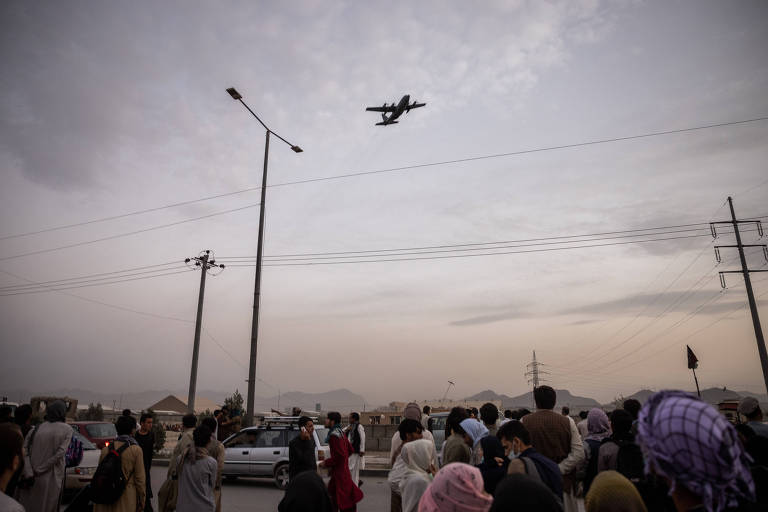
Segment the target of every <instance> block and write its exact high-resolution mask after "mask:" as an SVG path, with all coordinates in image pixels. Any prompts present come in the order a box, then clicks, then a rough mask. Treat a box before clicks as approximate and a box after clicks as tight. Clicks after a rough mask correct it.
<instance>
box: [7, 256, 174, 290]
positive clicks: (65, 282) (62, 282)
mask: <svg viewBox="0 0 768 512" xmlns="http://www.w3.org/2000/svg"><path fill="white" fill-rule="evenodd" d="M170 265H176V266H175V267H170ZM150 267H167V268H155V269H154V270H145V271H142V272H132V270H140V269H142V268H150ZM180 268H185V266H184V265H179V262H178V261H174V262H171V263H164V264H162V265H147V266H146V267H136V268H135V269H126V270H120V271H117V270H116V271H114V272H102V273H100V274H93V275H91V276H81V277H70V278H67V279H58V280H54V281H41V282H33V283H32V284H16V285H8V286H0V293H2V292H8V291H20V290H24V289H34V288H46V287H51V286H69V285H75V284H83V283H90V282H96V281H104V280H110V279H115V278H117V277H132V276H137V275H143V274H153V273H156V272H163V271H167V270H178V269H180ZM115 274H120V275H115ZM97 276H108V277H98V278H97ZM91 278H95V279H91Z"/></svg>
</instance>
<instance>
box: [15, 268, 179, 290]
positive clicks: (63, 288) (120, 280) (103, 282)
mask: <svg viewBox="0 0 768 512" xmlns="http://www.w3.org/2000/svg"><path fill="white" fill-rule="evenodd" d="M184 272H192V269H189V268H184V270H177V271H174V272H165V273H161V274H154V275H149V276H140V277H131V278H128V279H118V278H115V280H112V281H101V282H98V283H90V284H83V285H77V286H64V287H57V286H48V287H46V288H44V289H41V290H27V291H20V292H11V293H0V297H10V296H12V295H28V294H31V293H45V292H51V291H54V292H55V291H62V290H75V289H77V288H90V287H91V286H103V285H106V284H117V283H128V282H132V281H141V280H143V279H152V278H155V277H163V276H171V275H174V274H181V273H184Z"/></svg>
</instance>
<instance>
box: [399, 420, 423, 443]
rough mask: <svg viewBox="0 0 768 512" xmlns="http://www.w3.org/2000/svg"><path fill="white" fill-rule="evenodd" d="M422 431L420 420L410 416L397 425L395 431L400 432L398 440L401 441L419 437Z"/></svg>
mask: <svg viewBox="0 0 768 512" xmlns="http://www.w3.org/2000/svg"><path fill="white" fill-rule="evenodd" d="M422 431H423V427H422V426H421V422H420V421H416V420H413V419H411V418H406V419H404V420H403V421H401V422H400V425H399V426H398V427H397V432H398V433H399V434H400V440H401V441H402V442H403V443H408V442H410V441H415V440H416V439H421V437H422Z"/></svg>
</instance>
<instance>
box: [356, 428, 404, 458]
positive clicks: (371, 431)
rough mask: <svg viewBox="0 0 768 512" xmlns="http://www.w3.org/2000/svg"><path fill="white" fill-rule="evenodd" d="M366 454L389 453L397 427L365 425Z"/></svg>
mask: <svg viewBox="0 0 768 512" xmlns="http://www.w3.org/2000/svg"><path fill="white" fill-rule="evenodd" d="M363 427H364V428H365V451H366V452H389V448H390V446H391V444H392V436H393V435H395V432H397V425H363Z"/></svg>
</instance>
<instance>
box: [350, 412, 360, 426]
mask: <svg viewBox="0 0 768 512" xmlns="http://www.w3.org/2000/svg"><path fill="white" fill-rule="evenodd" d="M349 423H360V415H359V414H358V413H356V412H351V413H349Z"/></svg>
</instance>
